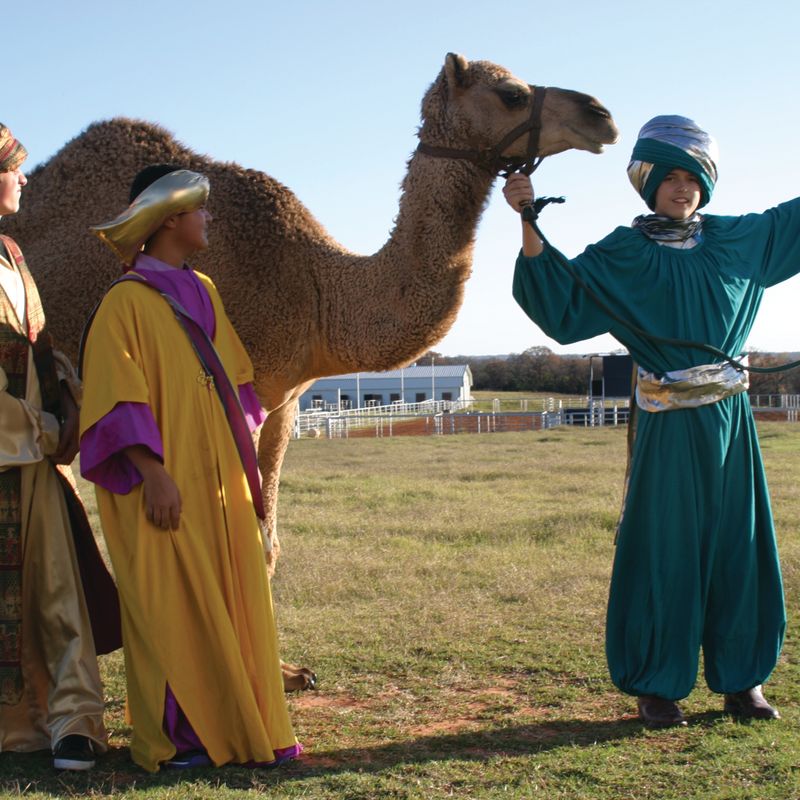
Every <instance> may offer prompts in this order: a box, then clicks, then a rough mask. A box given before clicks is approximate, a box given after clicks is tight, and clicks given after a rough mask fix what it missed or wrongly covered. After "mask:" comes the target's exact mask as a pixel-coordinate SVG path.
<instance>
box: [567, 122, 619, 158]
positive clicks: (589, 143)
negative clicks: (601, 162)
mask: <svg viewBox="0 0 800 800" xmlns="http://www.w3.org/2000/svg"><path fill="white" fill-rule="evenodd" d="M568 128H569V131H570V133H571V134H572V135H573V136H575V140H574V141H572V142H570V145H571V146H572V147H574V148H576V149H577V150H586V151H588V152H590V153H594V154H595V155H599V154H600V153H604V152H605V149H606V145H609V144H616V143H617V142H618V141H619V138H620V136H619V131H618V130H617V129H616V127H610V129H609V130H608V131H605V132H603V133H600V134H598V135H597V138H590V137H589V136H587V135H586V132H585V131H581V130H578V129H577V128H574V127H573V126H572V125H570V126H568Z"/></svg>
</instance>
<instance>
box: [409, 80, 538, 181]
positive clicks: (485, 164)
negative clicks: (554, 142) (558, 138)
mask: <svg viewBox="0 0 800 800" xmlns="http://www.w3.org/2000/svg"><path fill="white" fill-rule="evenodd" d="M528 86H529V88H530V89H531V92H532V94H533V102H532V103H531V113H530V116H529V117H528V119H527V120H525V122H522V123H520V124H519V125H517V127H516V128H514V129H513V130H511V131H509V132H508V133H507V134H506V135H505V136H504V137H503V138H502V139H501V140H500V142H499V143H498V144H496V145H495V146H494V147H491V148H489V149H488V150H457V149H456V148H454V147H438V146H436V145H432V144H426V143H425V142H420V143H419V144H418V145H417V150H418V151H419V152H420V153H425V155H427V156H433V157H434V158H459V159H463V160H465V161H472V162H473V163H474V164H477V165H478V166H479V167H482V168H483V169H485V170H487V171H488V172H491V173H492V175H502V176H503V177H504V178H507V177H508V176H509V175H510V174H511V173H512V172H523V173H524V174H525V175H530V174H531V173H532V172H533V171H534V170H535V169H536V168H537V167H538V166H539V164H541V163H542V159H543V158H544V156H539V137H540V135H541V133H542V106H543V105H544V98H545V95H546V94H547V87H546V86H533V85H532V84H528ZM526 133H527V134H528V147H527V148H526V151H525V157H524V158H522V157H520V156H511V157H509V156H504V155H503V150H505V149H506V148H507V147H508V146H509V145H510V144H513V143H514V142H515V141H516V140H517V139H519V137H520V136H523V135H524V134H526Z"/></svg>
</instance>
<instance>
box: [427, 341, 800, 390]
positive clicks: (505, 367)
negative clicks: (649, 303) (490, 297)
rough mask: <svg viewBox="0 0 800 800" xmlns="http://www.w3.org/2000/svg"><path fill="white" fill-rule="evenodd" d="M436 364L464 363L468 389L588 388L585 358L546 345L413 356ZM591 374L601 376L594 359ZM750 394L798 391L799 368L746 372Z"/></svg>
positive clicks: (762, 358) (757, 358)
mask: <svg viewBox="0 0 800 800" xmlns="http://www.w3.org/2000/svg"><path fill="white" fill-rule="evenodd" d="M798 358H800V355H798V354H797V353H760V352H752V353H750V364H751V365H752V366H756V367H774V366H776V365H780V364H785V363H787V362H790V361H794V360H796V359H798ZM431 359H433V362H434V363H435V364H438V365H439V366H441V365H445V364H468V365H469V368H470V371H471V372H472V388H473V389H476V390H479V391H480V390H494V391H498V392H553V393H554V394H578V395H585V394H587V393H588V391H589V359H588V358H586V357H583V356H573V355H558V354H557V353H554V352H553V351H552V350H551V349H550V348H549V347H529V348H528V349H527V350H524V351H523V352H521V353H510V354H508V355H498V356H443V355H442V354H441V353H437V352H436V351H434V350H430V351H428V352H427V353H426V354H425V355H424V356H421V357H420V358H419V359H417V364H419V365H420V366H423V365H425V364H430V363H431ZM594 372H595V374H594V377H595V378H599V377H601V375H602V371H601V369H600V359H595V363H594ZM750 393H751V394H800V368H797V369H792V370H789V371H786V372H773V373H765V374H762V373H756V372H752V373H750Z"/></svg>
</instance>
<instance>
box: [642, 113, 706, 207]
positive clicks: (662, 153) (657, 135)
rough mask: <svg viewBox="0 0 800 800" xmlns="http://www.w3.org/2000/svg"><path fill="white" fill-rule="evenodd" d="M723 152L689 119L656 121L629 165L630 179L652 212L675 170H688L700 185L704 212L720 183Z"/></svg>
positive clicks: (646, 127)
mask: <svg viewBox="0 0 800 800" xmlns="http://www.w3.org/2000/svg"><path fill="white" fill-rule="evenodd" d="M718 160H719V150H718V148H717V142H716V139H714V137H713V136H711V135H710V134H708V133H706V132H705V131H704V130H702V129H701V128H700V127H699V126H698V125H697V123H696V122H693V121H692V120H690V119H688V118H687V117H678V116H675V115H664V116H660V117H653V119H651V120H650V121H649V122H647V123H645V125H644V127H643V128H642V129H641V130H640V131H639V138H638V139H637V141H636V145H635V146H634V148H633V153H632V154H631V161H630V164H628V177H629V178H630V181H631V183H632V184H633V188H634V189H636V191H637V192H638V193H639V194H640V195H641V197H642V200H644V201H645V203H647V205H648V207H649V208H650V210H651V211H652V210H654V208H655V203H656V192H657V191H658V187H659V186H660V185H661V182H662V181H663V180H664V178H666V177H667V175H669V173H670V172H672V170H673V169H676V168H680V169H685V170H686V171H687V172H691V173H692V174H693V175H695V176H696V177H697V179H698V180H699V181H700V192H701V198H700V204H699V205H698V208H702V207H703V206H704V205H706V204H707V203H708V201H709V200H710V199H711V194H712V192H713V191H714V185H715V184H716V182H717V161H718Z"/></svg>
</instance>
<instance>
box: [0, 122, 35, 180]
mask: <svg viewBox="0 0 800 800" xmlns="http://www.w3.org/2000/svg"><path fill="white" fill-rule="evenodd" d="M27 156H28V151H27V150H26V149H25V148H24V147H23V146H22V145H21V144H20V142H19V140H18V139H15V138H14V134H12V133H11V131H10V130H9V129H8V128H6V126H5V125H3V124H2V123H1V122H0V172H11V171H12V170H15V169H17V167H19V165H20V164H21V163H22V162H23V161H24V160H25V159H26V158H27Z"/></svg>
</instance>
